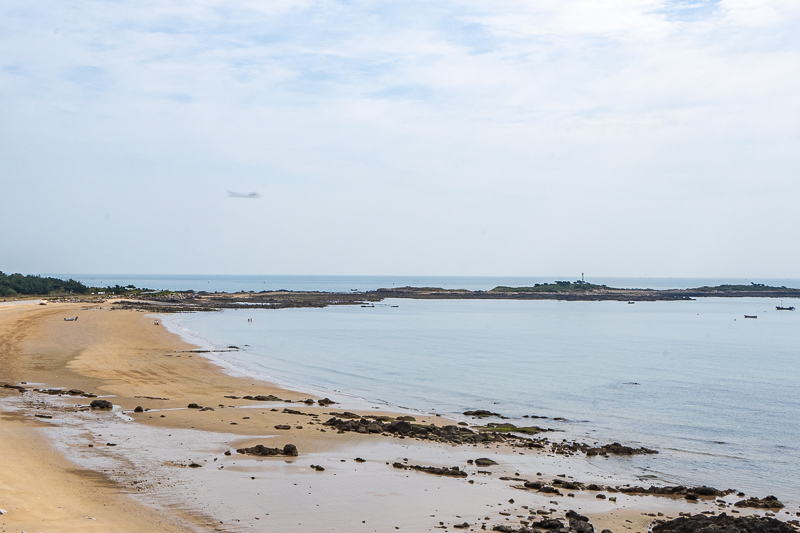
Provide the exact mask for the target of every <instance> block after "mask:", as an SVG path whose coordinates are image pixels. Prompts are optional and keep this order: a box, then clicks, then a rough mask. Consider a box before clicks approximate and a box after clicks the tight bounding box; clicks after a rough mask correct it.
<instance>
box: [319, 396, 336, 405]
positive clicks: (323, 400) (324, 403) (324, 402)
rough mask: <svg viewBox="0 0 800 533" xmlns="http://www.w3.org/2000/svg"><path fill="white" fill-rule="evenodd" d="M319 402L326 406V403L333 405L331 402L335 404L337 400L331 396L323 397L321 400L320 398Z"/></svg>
mask: <svg viewBox="0 0 800 533" xmlns="http://www.w3.org/2000/svg"><path fill="white" fill-rule="evenodd" d="M317 403H318V404H320V405H321V406H323V407H324V406H326V405H331V404H334V403H336V402H334V401H333V400H331V399H330V398H323V399H321V400H318V401H317Z"/></svg>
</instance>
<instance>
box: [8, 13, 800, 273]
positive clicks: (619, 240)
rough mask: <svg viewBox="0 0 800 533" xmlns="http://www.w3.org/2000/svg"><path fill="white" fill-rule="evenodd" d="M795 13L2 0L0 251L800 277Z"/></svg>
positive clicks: (29, 268) (262, 265) (324, 267)
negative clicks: (252, 196) (249, 196)
mask: <svg viewBox="0 0 800 533" xmlns="http://www.w3.org/2000/svg"><path fill="white" fill-rule="evenodd" d="M798 27H800V2H797V0H718V1H712V0H605V1H597V0H592V1H588V0H539V1H536V0H528V1H523V0H472V1H470V2H464V1H455V0H453V1H451V0H440V1H437V2H430V1H417V0H404V1H402V2H393V1H383V2H380V1H375V0H341V1H336V0H327V1H324V2H319V1H315V0H274V1H255V0H238V1H224V0H194V1H187V0H175V1H162V0H137V1H127V0H116V1H101V0H91V1H89V0H74V1H70V2H64V1H63V0H38V1H36V2H32V1H30V0H4V1H3V2H2V3H0V228H1V229H0V271H4V272H7V273H10V272H22V273H27V274H35V273H48V272H65V273H138V274H156V273H158V274H320V275H324V274H331V275H333V274H384V275H392V274H395V275H400V274H415V275H519V276H522V275H529V276H538V275H547V274H550V273H554V274H562V273H579V272H587V273H591V274H592V275H595V276H679V277H680V276H683V277H693V276H706V277H756V276H761V277H789V278H792V277H793V278H800V246H798V245H797V243H798V242H800V240H798V237H800V213H798V200H800V175H798V170H800V32H798V31H797V28H798ZM230 192H233V193H239V194H240V195H248V194H249V193H253V192H254V193H257V194H256V195H254V196H258V197H257V198H247V197H241V196H236V195H231V194H230Z"/></svg>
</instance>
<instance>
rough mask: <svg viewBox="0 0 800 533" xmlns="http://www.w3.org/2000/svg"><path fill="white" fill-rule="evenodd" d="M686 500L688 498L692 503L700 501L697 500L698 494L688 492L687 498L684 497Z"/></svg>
mask: <svg viewBox="0 0 800 533" xmlns="http://www.w3.org/2000/svg"><path fill="white" fill-rule="evenodd" d="M684 498H686V499H687V500H689V501H690V502H696V501H697V499H698V498H697V494H695V493H694V492H687V493H686V496H684Z"/></svg>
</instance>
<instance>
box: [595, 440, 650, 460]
mask: <svg viewBox="0 0 800 533" xmlns="http://www.w3.org/2000/svg"><path fill="white" fill-rule="evenodd" d="M652 453H658V452H657V451H656V450H651V449H649V448H631V447H630V446H623V445H622V444H620V443H619V442H612V443H611V444H606V445H604V446H600V447H597V448H587V449H586V456H587V457H592V456H595V455H609V454H612V455H644V454H652Z"/></svg>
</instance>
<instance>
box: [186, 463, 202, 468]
mask: <svg viewBox="0 0 800 533" xmlns="http://www.w3.org/2000/svg"><path fill="white" fill-rule="evenodd" d="M201 466H203V465H201V464H198V463H191V464H190V465H189V468H200V467H201Z"/></svg>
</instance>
